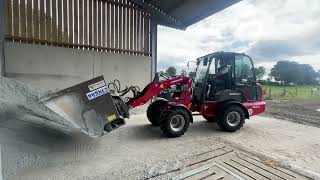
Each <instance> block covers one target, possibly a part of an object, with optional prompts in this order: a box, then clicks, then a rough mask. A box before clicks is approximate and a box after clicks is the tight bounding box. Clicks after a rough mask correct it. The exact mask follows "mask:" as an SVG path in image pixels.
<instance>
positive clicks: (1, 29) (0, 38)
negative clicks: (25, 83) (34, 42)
mask: <svg viewBox="0 0 320 180" xmlns="http://www.w3.org/2000/svg"><path fill="white" fill-rule="evenodd" d="M5 11H6V9H5V0H0V76H3V75H4V60H5V59H4V58H5V56H4V35H5Z"/></svg>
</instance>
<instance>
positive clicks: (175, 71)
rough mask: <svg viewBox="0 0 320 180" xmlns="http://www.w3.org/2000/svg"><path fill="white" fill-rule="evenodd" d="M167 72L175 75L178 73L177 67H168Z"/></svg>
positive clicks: (172, 75)
mask: <svg viewBox="0 0 320 180" xmlns="http://www.w3.org/2000/svg"><path fill="white" fill-rule="evenodd" d="M166 73H167V74H168V75H169V76H171V77H174V76H175V75H176V74H177V69H176V68H175V67H173V66H171V67H168V69H167V70H166Z"/></svg>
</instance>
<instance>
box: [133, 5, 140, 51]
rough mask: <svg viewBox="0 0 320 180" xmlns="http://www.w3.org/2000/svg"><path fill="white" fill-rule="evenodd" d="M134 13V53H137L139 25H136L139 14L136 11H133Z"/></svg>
mask: <svg viewBox="0 0 320 180" xmlns="http://www.w3.org/2000/svg"><path fill="white" fill-rule="evenodd" d="M134 11H135V15H134V21H135V32H134V34H135V49H134V50H135V51H139V24H138V18H139V17H138V16H139V13H138V11H137V10H134Z"/></svg>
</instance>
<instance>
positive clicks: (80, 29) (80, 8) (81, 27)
mask: <svg viewBox="0 0 320 180" xmlns="http://www.w3.org/2000/svg"><path fill="white" fill-rule="evenodd" d="M78 6H79V31H78V32H79V40H78V41H79V44H83V27H84V19H83V14H84V8H83V6H84V5H83V0H79V5H78Z"/></svg>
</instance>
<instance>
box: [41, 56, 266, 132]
mask: <svg viewBox="0 0 320 180" xmlns="http://www.w3.org/2000/svg"><path fill="white" fill-rule="evenodd" d="M195 63H196V65H197V68H196V70H195V76H194V77H192V78H190V77H184V76H175V77H169V76H168V75H165V74H157V75H156V76H155V78H154V80H153V81H152V82H151V83H150V84H148V85H147V86H146V87H145V88H144V89H143V90H142V91H141V92H140V90H139V88H138V87H136V86H130V87H126V88H125V89H121V87H120V82H119V81H118V80H115V81H113V82H111V83H109V84H106V82H105V80H104V77H103V76H100V77H96V78H94V79H91V80H89V81H86V82H83V83H81V84H78V85H76V86H73V87H70V88H67V89H64V90H61V91H58V92H56V93H53V94H51V95H49V96H47V97H45V98H43V99H42V102H43V103H44V104H45V105H46V106H47V107H48V108H50V109H51V110H53V111H54V112H56V113H57V114H59V115H60V116H62V117H63V118H64V119H65V120H66V121H68V122H69V123H70V124H72V125H74V126H75V127H76V128H78V129H80V130H82V131H83V132H84V133H86V134H88V135H90V136H93V137H99V136H103V135H104V134H106V133H108V132H111V131H113V130H115V129H117V128H119V127H120V126H122V125H125V119H129V118H130V113H129V111H130V110H131V109H133V108H135V107H138V106H141V105H144V104H146V103H148V102H150V101H151V100H152V103H151V104H150V105H149V107H148V109H147V117H148V119H149V121H150V122H151V123H152V124H153V125H154V126H159V127H160V129H161V130H162V132H163V134H164V135H165V136H167V137H179V136H181V135H183V134H184V133H185V132H186V131H187V130H188V128H189V125H190V123H193V116H194V115H195V114H197V115H202V116H203V118H204V119H206V120H207V121H212V122H216V123H217V124H218V125H219V126H220V127H221V128H222V129H223V130H224V131H228V132H234V131H237V130H239V129H240V128H241V127H242V126H243V125H244V123H245V120H246V119H249V118H250V117H251V116H253V115H258V114H261V113H263V112H264V111H265V106H266V104H265V102H264V101H263V97H262V87H261V86H260V85H259V84H258V83H257V82H256V77H255V74H254V66H253V62H252V59H251V58H250V57H249V56H248V55H246V54H240V53H234V52H215V53H211V54H208V55H205V56H203V57H199V58H197V60H196V61H195ZM222 71H224V72H222ZM129 94H131V97H130V95H129ZM164 94H166V95H164Z"/></svg>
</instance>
